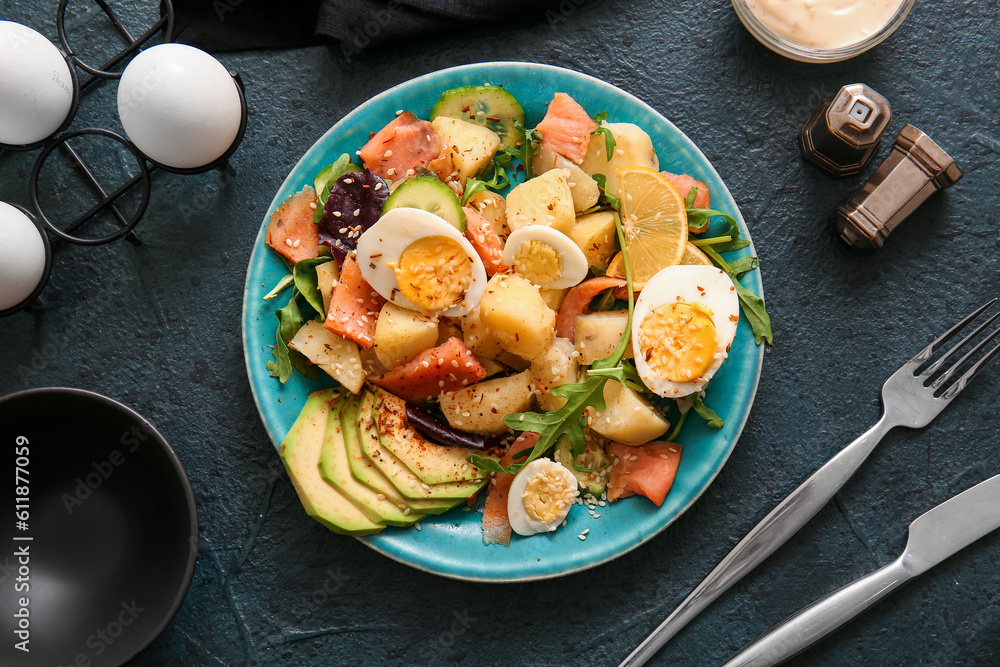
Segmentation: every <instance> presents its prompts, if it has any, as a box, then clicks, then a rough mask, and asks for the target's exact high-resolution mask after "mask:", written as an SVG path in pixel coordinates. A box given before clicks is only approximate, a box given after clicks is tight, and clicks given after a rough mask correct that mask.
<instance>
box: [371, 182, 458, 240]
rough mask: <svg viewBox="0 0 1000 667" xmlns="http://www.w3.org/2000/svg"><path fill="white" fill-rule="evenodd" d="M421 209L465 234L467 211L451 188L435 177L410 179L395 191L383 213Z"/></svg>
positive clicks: (383, 207)
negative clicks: (393, 210) (395, 209)
mask: <svg viewBox="0 0 1000 667" xmlns="http://www.w3.org/2000/svg"><path fill="white" fill-rule="evenodd" d="M402 207H406V208H419V209H423V210H424V211H430V212H431V213H433V214H434V215H438V216H441V217H442V218H444V219H445V220H447V221H448V222H449V223H450V224H451V225H452V226H453V227H455V229H457V230H458V231H460V232H462V233H463V234H464V233H465V224H466V221H465V211H463V210H462V202H460V201H459V200H458V195H456V194H455V193H454V192H452V190H451V188H449V187H448V186H447V185H445V184H444V183H442V182H441V181H440V180H438V179H437V177H435V176H417V177H416V178H408V179H406V180H405V181H403V182H402V183H400V184H399V186H397V187H396V189H395V190H393V192H392V194H391V195H389V198H388V199H386V200H385V204H384V205H383V206H382V213H385V212H386V211H389V210H392V209H394V208H402Z"/></svg>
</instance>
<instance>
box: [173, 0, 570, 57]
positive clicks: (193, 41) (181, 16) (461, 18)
mask: <svg viewBox="0 0 1000 667" xmlns="http://www.w3.org/2000/svg"><path fill="white" fill-rule="evenodd" d="M560 1H561V2H562V3H564V4H565V3H572V4H574V5H577V4H581V3H582V2H583V1H584V0H285V1H284V2H275V0H212V1H211V2H207V1H206V0H173V6H174V16H175V25H174V41H175V42H180V43H182V44H190V45H191V46H196V47H198V48H200V49H204V50H205V51H209V52H213V53H215V52H219V51H237V50H241V49H253V48H286V47H295V46H308V45H311V44H322V43H327V42H328V41H329V40H331V39H333V40H336V41H339V42H340V43H341V49H342V50H343V51H344V53H345V54H347V55H350V54H352V53H359V52H361V51H364V50H365V49H367V48H370V47H372V46H378V45H382V44H390V43H394V42H398V41H400V40H404V39H408V38H411V37H420V36H428V35H435V34H444V33H448V32H451V31H454V30H458V29H463V28H469V27H473V26H475V25H479V24H485V23H489V22H493V21H509V20H511V19H514V18H521V17H524V18H526V19H530V20H541V19H543V17H544V16H545V12H546V11H552V10H556V11H558V7H559V3H560Z"/></svg>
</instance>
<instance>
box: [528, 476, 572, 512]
mask: <svg viewBox="0 0 1000 667" xmlns="http://www.w3.org/2000/svg"><path fill="white" fill-rule="evenodd" d="M574 498H576V486H575V485H574V486H573V487H572V488H571V487H570V485H569V484H567V483H566V480H565V479H564V478H563V477H561V476H559V475H554V474H552V473H550V472H541V473H539V474H537V475H535V476H534V477H532V478H531V479H530V480H528V483H527V484H526V485H525V487H524V493H523V494H521V501H522V503H523V504H524V512H525V513H526V514H527V515H528V516H530V517H531V518H532V519H534V520H535V521H541V522H542V523H552V522H553V521H555V520H556V519H561V518H562V517H563V516H565V514H566V511H567V509H568V508H569V506H570V503H572V502H573V500H574Z"/></svg>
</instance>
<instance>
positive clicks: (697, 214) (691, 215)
mask: <svg viewBox="0 0 1000 667" xmlns="http://www.w3.org/2000/svg"><path fill="white" fill-rule="evenodd" d="M692 189H693V188H692ZM688 196H689V197H690V196H691V195H690V193H688ZM692 201H693V200H692ZM684 203H685V206H687V199H685V200H684ZM715 217H720V218H722V219H723V220H725V221H726V222H728V223H729V231H728V232H727V234H728V235H729V236H731V237H733V238H734V239H735V238H738V237H739V235H740V226H739V223H737V222H736V218H734V217H733V216H731V215H729V214H728V213H723V212H722V211H715V210H712V209H710V208H691V207H687V219H688V227H693V228H695V229H698V228H699V227H704V226H705V225H707V224H708V223H709V222H710V221H711V219H712V218H715Z"/></svg>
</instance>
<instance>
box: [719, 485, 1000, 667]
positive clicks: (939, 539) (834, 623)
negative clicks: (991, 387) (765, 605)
mask: <svg viewBox="0 0 1000 667" xmlns="http://www.w3.org/2000/svg"><path fill="white" fill-rule="evenodd" d="M997 528H1000V475H996V476H994V477H991V478H989V479H988V480H986V481H985V482H981V483H979V484H977V485H976V486H974V487H972V488H971V489H968V490H966V491H963V492H962V493H960V494H958V495H957V496H954V497H953V498H951V499H949V500H946V501H945V502H943V503H941V504H940V505H938V506H937V507H935V508H934V509H932V510H930V511H929V512H926V513H924V514H922V515H920V516H919V517H917V519H916V520H915V521H913V523H911V524H910V530H909V538H908V539H907V541H906V548H905V549H904V550H903V553H902V554H901V555H900V556H899V558H897V559H896V560H895V561H893V562H892V563H890V564H889V565H886V566H885V567H883V568H882V569H880V570H877V571H875V572H873V573H871V574H869V575H867V576H865V577H862V578H861V579H858V580H857V581H854V582H853V583H850V584H848V585H847V586H845V587H843V588H841V589H840V590H838V591H836V592H834V593H831V594H830V595H828V596H826V597H825V598H822V599H821V600H819V601H817V602H815V603H813V604H812V605H810V606H808V607H806V608H805V609H803V610H802V611H800V612H798V613H797V614H795V615H793V616H791V617H789V618H788V619H786V620H785V621H784V622H783V623H781V624H779V625H778V626H777V627H775V628H774V629H772V630H770V631H769V632H767V633H766V634H764V635H762V636H761V637H759V638H758V639H757V640H755V641H754V642H752V643H751V644H749V645H748V646H747V647H746V648H744V649H743V650H742V651H740V652H739V653H738V654H737V655H735V656H734V657H733V658H731V659H730V660H729V661H728V662H726V663H725V664H724V665H723V667H751V666H752V667H765V666H767V667H770V666H771V665H777V664H780V663H782V662H784V661H785V660H787V659H789V658H791V657H792V656H794V655H796V654H798V653H800V652H801V651H803V650H805V649H806V648H808V647H809V646H810V645H812V644H813V643H815V642H817V641H819V640H820V639H822V638H823V637H825V636H826V635H828V634H830V633H831V632H833V631H834V630H836V629H837V628H839V627H840V626H841V625H843V624H844V623H846V622H847V621H849V620H850V619H852V618H854V616H856V615H857V614H859V613H861V612H862V611H864V610H865V609H867V608H868V607H870V606H872V605H873V604H875V603H876V602H878V601H879V600H881V599H882V598H884V597H885V596H887V595H888V594H889V593H891V592H892V591H894V590H895V589H896V588H898V587H899V586H901V585H902V584H904V583H906V582H907V581H909V580H910V579H912V578H914V577H916V576H919V575H921V574H923V573H924V572H926V571H927V570H929V569H931V568H932V567H934V566H935V565H937V564H938V563H940V562H941V561H943V560H944V559H946V558H948V557H949V556H951V555H953V554H955V553H957V552H959V551H961V550H962V549H964V548H965V547H967V546H969V545H970V544H972V543H973V542H975V541H976V540H978V539H979V538H981V537H983V536H984V535H988V534H989V533H991V532H993V531H994V530H996V529H997Z"/></svg>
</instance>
